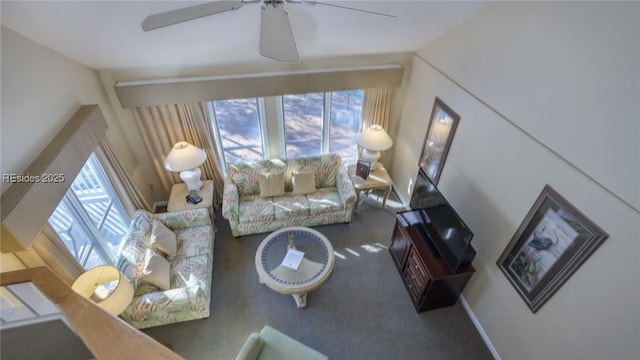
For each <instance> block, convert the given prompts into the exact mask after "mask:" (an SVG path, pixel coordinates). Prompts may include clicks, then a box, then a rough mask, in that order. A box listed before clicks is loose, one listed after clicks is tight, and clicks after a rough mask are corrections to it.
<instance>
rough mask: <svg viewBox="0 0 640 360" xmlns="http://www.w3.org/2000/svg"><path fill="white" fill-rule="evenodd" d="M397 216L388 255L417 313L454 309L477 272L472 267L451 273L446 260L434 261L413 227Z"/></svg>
mask: <svg viewBox="0 0 640 360" xmlns="http://www.w3.org/2000/svg"><path fill="white" fill-rule="evenodd" d="M399 216H400V215H396V224H395V227H394V229H393V235H392V238H391V246H390V247H389V252H390V253H391V258H392V259H393V261H394V263H395V264H396V267H397V268H398V272H399V273H400V277H401V278H402V281H403V282H404V285H405V287H406V288H407V292H408V293H409V297H410V298H411V301H412V302H413V305H414V306H415V308H416V311H417V312H422V311H425V310H430V309H436V308H440V307H445V306H451V305H454V304H455V303H456V301H458V298H459V297H460V294H461V293H462V290H464V287H465V286H466V285H467V282H468V281H469V279H470V278H471V275H472V274H473V273H474V272H475V269H474V268H473V265H466V266H462V267H460V269H458V271H457V272H456V273H452V272H451V271H450V270H449V268H448V267H447V265H446V264H445V263H444V261H443V260H442V259H440V258H437V259H436V258H434V256H433V254H432V253H431V251H430V250H429V248H428V247H427V244H426V243H425V242H424V240H422V238H421V235H420V234H419V233H418V230H417V229H416V228H415V227H413V226H406V227H405V226H404V225H403V223H402V222H401V221H400V220H399Z"/></svg>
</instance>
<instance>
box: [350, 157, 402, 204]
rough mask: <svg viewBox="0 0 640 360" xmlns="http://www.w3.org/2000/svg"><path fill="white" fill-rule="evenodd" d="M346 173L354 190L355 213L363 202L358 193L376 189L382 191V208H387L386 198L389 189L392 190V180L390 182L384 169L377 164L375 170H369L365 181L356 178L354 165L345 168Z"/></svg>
mask: <svg viewBox="0 0 640 360" xmlns="http://www.w3.org/2000/svg"><path fill="white" fill-rule="evenodd" d="M347 171H348V172H349V175H350V176H351V181H352V182H353V187H354V188H355V189H356V206H355V211H358V206H360V203H361V202H362V201H363V200H364V199H361V198H360V193H361V192H362V191H371V190H376V189H379V190H384V195H383V197H382V208H383V209H385V208H386V207H387V198H388V197H389V194H391V189H392V188H393V180H391V177H390V176H389V173H388V172H387V169H385V168H384V166H382V164H381V163H378V165H377V166H376V168H375V169H373V170H371V172H370V173H369V176H368V177H367V179H366V180H365V179H363V178H361V177H359V176H356V165H355V164H352V165H349V166H347Z"/></svg>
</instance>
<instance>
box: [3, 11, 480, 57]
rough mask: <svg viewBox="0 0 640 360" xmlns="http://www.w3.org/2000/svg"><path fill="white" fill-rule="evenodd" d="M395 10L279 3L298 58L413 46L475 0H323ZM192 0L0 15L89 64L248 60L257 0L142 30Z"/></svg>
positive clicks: (255, 41) (253, 46)
mask: <svg viewBox="0 0 640 360" xmlns="http://www.w3.org/2000/svg"><path fill="white" fill-rule="evenodd" d="M327 2H330V3H334V4H340V5H344V6H350V7H356V8H361V9H366V10H371V11H376V12H382V13H387V14H393V15H396V16H397V17H396V18H387V17H382V16H376V15H370V14H365V13H361V12H355V11H349V10H344V9H338V8H334V7H328V6H322V5H309V4H291V3H289V4H287V5H286V8H287V10H288V11H289V16H290V18H291V23H292V27H293V30H294V33H295V36H296V40H297V43H298V47H299V50H300V55H301V57H302V61H304V60H305V59H312V58H326V57H338V56H349V55H366V54H385V53H394V52H407V51H414V50H416V49H418V48H420V47H422V46H424V45H425V44H427V43H428V42H429V41H431V40H432V39H434V38H436V37H437V36H439V35H440V34H442V33H444V32H446V31H447V30H449V29H451V28H452V27H454V26H456V25H458V24H459V23H461V22H463V21H464V20H466V19H467V18H469V17H470V16H472V15H474V14H475V13H476V12H477V11H479V10H481V9H482V8H483V7H484V6H485V5H486V2H483V1H364V0H360V1H327ZM199 3H202V2H193V1H45V2H32V1H4V0H3V1H2V2H1V20H2V21H1V23H2V25H3V26H6V27H8V28H10V29H13V30H14V31H16V32H18V33H20V34H22V35H24V36H26V37H28V38H30V39H32V40H34V41H36V42H38V43H40V44H43V45H45V46H47V47H49V48H52V49H54V50H56V51H58V52H60V53H62V54H64V55H66V56H68V57H70V58H72V59H74V60H76V61H79V62H81V63H83V64H85V65H87V66H89V67H91V68H94V69H104V68H123V67H160V66H189V65H204V64H206V65H218V64H220V65H223V64H239V63H256V62H264V61H272V60H266V59H264V58H262V57H261V56H260V55H259V51H258V45H259V31H260V4H245V5H244V6H243V7H241V8H240V9H238V10H235V11H231V12H226V13H221V14H216V15H212V16H208V17H204V18H200V19H195V20H191V21H188V22H184V23H180V24H176V25H172V26H168V27H164V28H160V29H156V30H152V31H148V32H144V31H143V30H142V28H141V26H140V24H141V23H142V21H143V20H144V18H145V17H146V16H147V15H150V14H154V13H158V12H163V11H168V10H173V9H178V8H181V7H186V6H191V5H195V4H199Z"/></svg>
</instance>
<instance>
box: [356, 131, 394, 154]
mask: <svg viewBox="0 0 640 360" xmlns="http://www.w3.org/2000/svg"><path fill="white" fill-rule="evenodd" d="M356 141H357V142H358V145H360V146H362V147H363V148H365V149H368V150H373V151H380V150H387V149H389V148H390V147H391V146H393V140H391V138H390V137H389V135H388V134H387V132H386V131H384V129H383V128H382V126H380V125H371V126H369V127H368V128H367V129H366V130H365V131H363V132H361V133H360V135H358V139H357V140H356Z"/></svg>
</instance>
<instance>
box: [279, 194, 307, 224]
mask: <svg viewBox="0 0 640 360" xmlns="http://www.w3.org/2000/svg"><path fill="white" fill-rule="evenodd" d="M273 202H274V208H275V214H276V219H287V218H291V217H299V216H308V215H309V200H307V197H306V196H305V195H293V194H288V195H285V196H278V197H275V198H273Z"/></svg>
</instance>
